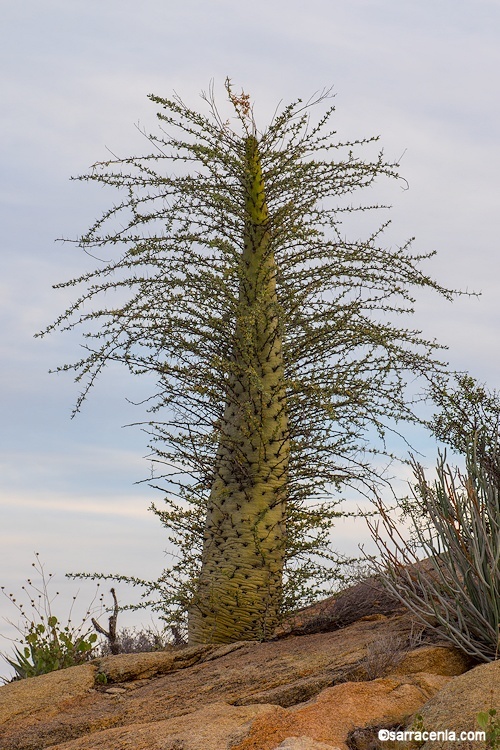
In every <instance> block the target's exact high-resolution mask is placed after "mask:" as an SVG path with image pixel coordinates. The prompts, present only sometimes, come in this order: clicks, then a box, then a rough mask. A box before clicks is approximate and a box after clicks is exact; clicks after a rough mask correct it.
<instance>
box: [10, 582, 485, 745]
mask: <svg viewBox="0 0 500 750" xmlns="http://www.w3.org/2000/svg"><path fill="white" fill-rule="evenodd" d="M278 636H279V637H278ZM499 706H500V661H497V662H493V663H492V664H488V665H482V666H476V667H474V665H473V664H471V662H470V661H469V660H468V659H467V658H465V657H464V656H463V655H462V654H461V653H459V652H458V651H456V650H454V649H452V648H449V647H448V646H447V645H446V644H444V643H443V642H439V640H437V639H436V638H435V637H432V636H430V634H428V633H426V632H422V630H421V628H418V627H416V626H415V624H414V623H412V622H411V620H410V618H409V616H408V615H407V614H405V613H403V612H401V610H399V609H398V608H397V606H396V605H395V603H394V602H391V601H389V600H388V599H387V597H386V596H385V595H384V594H383V592H381V591H380V590H379V589H378V588H377V587H376V586H375V585H373V584H370V583H369V582H368V583H366V582H365V583H364V584H359V585H358V587H356V588H354V589H350V590H349V591H348V592H346V593H345V594H344V596H343V597H340V598H339V599H337V600H334V599H329V600H326V601H325V602H322V603H321V604H320V605H315V606H314V607H311V608H308V609H307V610H304V611H303V612H302V613H300V615H298V616H297V617H296V618H294V619H293V620H292V621H290V622H288V623H287V624H286V626H284V627H283V628H281V630H280V632H279V633H278V634H277V638H276V639H275V640H274V641H270V642H267V643H256V642H241V643H234V644H230V645H227V646H222V647H220V646H198V647H183V648H175V649H174V648H173V649H172V650H170V651H164V652H156V653H145V654H120V655H118V656H108V657H104V658H101V659H97V660H94V661H93V662H91V663H89V664H85V665H81V666H78V667H71V668H69V669H65V670H61V671H59V672H53V673H51V674H48V675H43V676H41V677H35V678H31V679H28V680H22V681H19V682H14V683H10V684H8V685H5V686H3V687H1V688H0V750H42V749H43V748H51V749H52V750H97V749H98V748H99V750H101V749H102V748H105V749H106V750H146V749H147V750H277V748H279V750H334V749H335V748H338V749H340V750H375V748H382V747H383V748H385V749H386V750H390V749H391V747H400V748H402V747H409V745H408V743H403V744H401V743H399V744H397V743H396V744H392V745H391V743H390V742H385V743H384V744H383V745H380V744H377V743H378V740H376V732H377V729H378V728H380V727H386V728H388V727H391V728H393V727H401V726H403V725H407V726H408V725H411V724H412V721H414V715H415V714H416V713H417V712H419V713H420V714H422V716H423V722H424V725H425V727H426V728H428V729H432V730H437V729H440V728H448V729H456V730H457V731H459V730H461V729H474V728H477V726H476V715H477V713H478V712H479V711H483V710H487V709H488V708H489V707H499ZM448 746H449V747H450V748H451V747H453V748H454V750H457V749H458V748H460V747H462V748H464V750H465V748H468V747H474V748H476V750H480V748H481V747H482V746H483V747H484V744H483V745H482V744H481V743H474V745H467V744H462V745H460V743H452V744H449V745H446V743H444V744H443V743H441V744H440V743H436V742H434V743H432V744H428V745H425V746H424V749H425V750H430V748H432V750H437V749H438V748H443V749H444V748H447V747H448Z"/></svg>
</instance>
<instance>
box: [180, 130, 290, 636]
mask: <svg viewBox="0 0 500 750" xmlns="http://www.w3.org/2000/svg"><path fill="white" fill-rule="evenodd" d="M245 195H246V198H245V212H246V220H245V238H244V240H245V242H244V252H243V254H242V258H241V271H240V294H239V309H238V314H237V320H236V326H235V333H234V345H233V361H232V371H231V373H230V376H229V378H228V390H227V403H226V407H225V412H224V419H223V424H222V425H221V431H220V442H219V451H218V455H217V459H216V478H215V481H214V484H213V486H212V490H211V494H210V499H209V506H208V512H207V519H206V527H205V537H204V546H203V557H202V570H201V575H200V578H199V581H198V588H197V592H196V595H195V597H194V599H193V602H192V605H191V608H190V611H189V640H190V642H191V643H207V642H212V643H229V642H232V641H236V640H242V639H265V638H267V637H268V636H269V635H271V633H272V632H273V630H274V628H275V626H276V624H277V622H278V618H279V612H280V606H281V596H282V575H283V554H284V547H285V520H284V519H285V500H286V493H287V476H288V455H289V442H288V420H287V411H286V400H285V389H284V373H283V354H282V346H281V326H280V313H279V305H278V302H277V298H276V265H275V259H274V255H273V252H272V249H271V247H270V242H269V229H268V221H269V220H268V211H267V205H266V198H265V186H264V182H263V177H262V169H261V164H260V156H259V149H258V142H257V140H256V138H254V137H253V136H250V137H248V138H247V141H246V185H245Z"/></svg>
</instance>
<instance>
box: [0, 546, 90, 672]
mask: <svg viewBox="0 0 500 750" xmlns="http://www.w3.org/2000/svg"><path fill="white" fill-rule="evenodd" d="M35 558H36V562H34V563H32V567H34V568H35V570H36V572H37V573H38V574H39V576H40V578H41V584H40V585H37V584H35V583H33V582H32V581H31V580H30V579H28V580H27V586H22V587H21V589H22V591H23V594H24V595H25V597H27V599H28V600H29V606H30V608H31V609H30V610H27V609H26V606H25V605H24V604H23V603H22V602H20V601H18V599H17V598H16V597H15V596H14V595H13V594H8V593H6V591H5V588H4V587H3V586H2V587H1V590H2V593H3V594H4V595H5V596H6V597H7V598H8V599H9V600H10V601H11V603H12V604H13V605H14V607H15V608H16V609H17V611H18V614H19V616H20V622H18V624H14V623H11V624H13V625H14V627H15V628H16V629H17V631H18V632H19V634H20V637H19V638H18V639H16V642H17V644H18V645H15V646H14V649H13V654H11V655H10V656H9V655H6V654H2V655H3V657H4V659H5V660H6V662H7V663H8V664H9V665H10V666H11V667H12V668H13V669H14V672H15V676H14V679H15V680H20V679H24V678H26V677H36V676H37V675H41V674H46V673H47V672H53V671H54V670H56V669H64V668H65V667H72V666H75V665H76V664H81V663H82V662H84V661H86V660H88V659H89V658H91V657H92V655H93V652H94V649H95V648H96V645H97V635H96V633H94V632H92V630H93V629H92V627H91V626H90V625H88V621H89V618H90V616H91V614H92V611H94V610H95V609H98V608H99V606H97V607H94V603H95V600H96V597H97V594H96V595H95V596H94V598H93V600H92V602H91V604H90V606H89V608H88V609H87V612H86V613H85V615H84V617H83V619H82V621H81V623H80V624H79V625H76V626H75V625H73V624H72V622H71V614H72V609H73V604H74V602H75V600H76V596H74V597H73V604H72V606H71V609H70V612H69V615H68V619H67V623H66V625H62V623H61V622H60V620H59V619H58V618H57V617H56V616H55V615H54V614H53V612H52V604H53V602H54V599H55V598H56V597H57V596H58V592H56V594H55V595H54V596H51V595H50V592H49V585H50V582H51V579H52V574H49V575H48V576H47V575H46V573H45V570H44V567H43V565H42V563H41V562H40V560H39V555H38V553H36V555H35ZM100 601H101V602H102V597H101V600H100ZM101 606H102V605H101Z"/></svg>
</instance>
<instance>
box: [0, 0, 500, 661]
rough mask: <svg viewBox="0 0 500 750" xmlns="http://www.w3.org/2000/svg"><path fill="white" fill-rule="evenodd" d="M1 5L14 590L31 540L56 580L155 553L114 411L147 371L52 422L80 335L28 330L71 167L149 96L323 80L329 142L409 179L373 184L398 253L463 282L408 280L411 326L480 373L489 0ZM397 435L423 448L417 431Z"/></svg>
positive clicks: (148, 559)
mask: <svg viewBox="0 0 500 750" xmlns="http://www.w3.org/2000/svg"><path fill="white" fill-rule="evenodd" d="M1 20H2V22H1V31H0V37H1V38H0V59H1V69H2V73H3V74H2V79H1V82H0V87H1V103H2V118H1V125H0V127H1V131H0V132H1V149H2V176H1V186H0V194H1V199H2V200H1V211H2V214H1V221H2V243H1V253H2V274H1V276H0V293H1V299H0V326H1V327H0V335H1V340H0V347H1V356H2V374H1V379H2V387H1V390H0V404H1V422H2V436H1V440H2V444H1V454H0V461H1V472H0V514H1V516H0V517H1V523H0V536H1V538H0V579H1V580H0V583H4V584H5V585H7V586H10V587H14V588H19V586H20V585H21V582H22V579H23V578H24V577H26V576H28V575H29V571H30V562H31V559H32V553H33V552H34V551H38V552H40V554H41V557H42V559H43V560H45V561H46V562H47V567H48V568H50V569H51V570H52V571H54V573H57V574H58V575H60V576H61V578H62V575H63V574H64V573H65V572H67V571H69V570H103V571H106V570H113V571H117V572H123V573H126V574H135V575H139V576H143V577H145V578H147V577H155V576H156V575H157V574H158V573H159V572H160V571H161V569H162V567H163V564H164V554H163V549H164V547H165V534H164V532H163V530H162V529H161V527H160V524H159V522H158V521H157V520H156V518H154V517H153V516H152V515H151V514H149V513H148V512H147V507H148V505H149V504H150V502H151V501H152V500H156V501H158V500H160V497H159V496H158V497H156V495H155V493H154V491H153V490H150V489H148V488H147V486H145V485H135V484H134V482H136V481H137V480H140V479H143V478H145V477H147V475H148V471H149V467H148V463H147V461H145V460H144V459H143V456H144V455H145V454H146V439H145V436H144V435H143V434H142V433H141V432H140V431H139V430H136V429H133V428H129V429H122V425H124V424H126V423H128V422H130V421H137V420H138V419H140V417H141V414H140V413H139V412H138V410H137V409H134V408H133V407H131V406H130V405H129V404H127V402H126V401H125V399H126V397H129V398H134V397H137V396H140V395H141V393H146V392H147V384H145V383H139V382H135V383H134V382H132V381H131V380H130V379H129V378H128V377H127V376H126V374H125V372H122V371H120V370H119V369H116V370H113V372H108V373H107V374H106V375H105V376H104V377H103V378H102V379H101V382H100V383H99V384H98V386H97V388H96V389H95V391H94V393H93V394H91V397H90V399H89V401H88V403H87V405H86V407H85V409H84V411H83V413H82V414H81V415H80V416H79V417H78V418H76V419H74V420H72V421H71V420H70V411H71V407H72V405H73V403H74V401H75V398H76V396H77V392H78V391H77V386H76V385H75V384H73V383H72V381H71V377H70V376H67V377H64V376H49V375H48V374H47V371H48V369H49V368H50V367H53V366H55V365H57V364H59V363H61V362H64V361H71V360H72V359H73V358H75V357H76V356H78V345H79V342H78V339H77V338H76V337H64V336H60V335H56V336H53V337H51V338H50V339H46V340H42V341H40V340H38V339H36V340H35V339H33V334H34V333H35V332H36V331H37V330H38V329H39V328H41V327H43V326H44V325H45V324H47V323H48V322H50V321H51V320H52V319H53V318H54V317H55V316H56V315H57V314H58V313H59V312H61V311H62V309H63V308H64V306H65V302H66V301H67V300H69V299H70V298H71V295H68V294H67V293H66V292H55V291H53V290H52V289H51V284H52V283H55V282H57V281H62V280H65V279H67V278H69V277H71V276H72V275H75V274H78V273H79V272H81V271H83V270H84V269H85V268H87V267H88V266H87V263H88V260H87V259H86V258H85V257H84V256H83V254H82V253H81V252H79V251H76V250H74V249H73V248H72V247H71V246H70V245H62V244H60V243H54V240H55V238H57V237H62V236H67V237H72V236H73V237H74V236H76V235H77V234H78V233H80V232H82V231H84V230H85V229H86V228H87V226H88V225H89V223H90V222H91V221H92V220H93V219H94V218H95V217H96V216H97V215H98V214H99V212H100V211H101V209H105V208H106V207H107V206H108V205H109V201H110V200H111V197H110V195H109V193H104V192H103V191H102V190H100V189H97V188H96V187H95V186H90V185H85V184H79V183H75V182H69V177H70V176H71V175H75V174H79V173H83V172H85V171H86V170H87V168H88V167H89V166H90V165H91V164H92V163H93V162H94V161H97V160H99V159H102V158H106V156H107V155H108V152H107V151H106V147H109V148H110V149H112V151H113V152H115V153H118V154H119V155H130V154H132V153H134V151H141V150H142V149H143V143H142V141H141V138H140V135H139V134H138V132H137V130H136V128H135V127H134V124H135V123H137V121H140V122H141V123H144V124H147V125H151V126H152V127H154V122H155V108H154V106H153V105H152V104H151V103H150V102H149V101H148V100H147V98H146V96H147V94H148V93H156V94H159V95H164V96H169V95H170V94H171V93H172V92H173V90H175V91H177V92H178V93H179V94H180V95H181V96H182V97H183V99H185V101H186V102H187V103H188V104H189V105H192V106H194V107H196V106H202V103H201V100H200V99H199V93H200V91H201V90H202V89H206V88H207V86H208V84H209V81H210V79H212V78H213V79H214V80H215V84H216V87H218V90H219V92H221V91H222V84H223V81H224V79H225V77H226V76H230V77H231V78H232V79H233V81H234V84H235V85H236V86H242V87H243V88H244V89H245V91H247V92H248V93H250V94H251V96H252V98H253V100H254V101H255V102H256V115H257V119H258V120H259V121H261V122H262V124H263V125H264V126H265V124H266V122H267V120H268V118H269V116H270V115H271V113H272V112H273V111H274V108H275V106H276V104H277V103H278V102H279V101H280V100H283V101H284V102H287V101H289V100H291V99H294V98H296V97H298V96H302V97H304V98H307V97H308V96H309V95H310V94H311V93H313V92H314V91H316V90H318V89H322V88H323V87H325V86H327V87H328V86H333V88H334V91H335V93H336V95H337V96H336V105H337V108H338V113H337V118H336V126H337V129H338V132H339V136H340V137H341V138H357V137H363V136H368V135H373V134H380V135H381V142H382V144H383V146H384V148H385V152H386V155H387V157H388V158H389V159H397V158H398V157H399V156H400V155H401V154H403V152H404V157H403V160H402V166H401V171H402V174H403V175H404V176H405V177H406V178H407V180H408V181H409V184H410V190H408V191H406V192H403V191H401V190H400V189H399V188H398V187H396V186H393V187H392V190H391V192H390V193H388V194H385V193H384V194H383V195H381V197H382V198H384V199H388V200H390V201H391V202H392V204H393V205H394V209H393V211H392V218H393V222H394V228H393V236H394V238H395V239H397V240H399V241H401V242H403V241H404V240H405V239H406V238H408V237H410V236H413V235H415V236H416V238H417V240H416V244H415V248H416V249H418V250H421V251H424V252H425V251H427V250H431V249H436V250H437V251H438V255H437V257H436V258H435V259H433V260H432V261H431V262H430V263H429V264H428V266H427V268H428V270H429V272H430V273H431V274H433V275H434V276H435V277H437V278H438V279H439V281H441V282H443V283H445V284H448V285H450V286H455V287H461V288H462V289H466V288H469V289H474V290H478V291H482V293H483V295H482V297H481V298H480V299H479V300H477V299H460V300H458V301H457V302H455V303H454V304H453V305H449V304H448V303H445V302H443V301H440V300H436V299H435V298H432V297H431V296H430V295H429V296H425V297H423V298H422V299H421V300H420V305H419V307H418V310H417V314H416V316H415V319H414V324H415V325H416V326H419V327H422V328H423V329H424V331H425V332H426V334H427V335H428V336H431V337H434V336H435V337H436V338H438V339H439V340H440V341H441V342H443V343H447V344H448V345H449V346H450V351H449V353H448V358H449V360H450V362H451V364H452V365H453V366H454V367H457V368H462V369H469V370H470V371H471V372H472V374H473V375H475V376H476V377H478V378H480V379H482V380H484V381H486V382H487V383H488V385H489V386H490V387H492V388H497V387H499V386H500V383H499V377H498V368H499V360H500V355H499V350H498V325H499V314H498V284H499V281H498V279H499V272H500V261H499V237H500V211H499V208H498V200H499V190H498V170H499V166H500V97H499V92H498V71H499V70H500V4H499V3H498V2H497V0H490V1H489V0H453V2H452V1H451V0H447V1H444V0H420V2H418V3H416V2H409V0H366V1H365V2H363V1H362V0H348V1H347V0H345V1H343V2H340V0H310V1H309V2H307V3H303V2H297V1H296V0H292V1H291V2H290V0H287V2H284V0H279V1H276V2H273V0H267V1H266V2H264V0H254V2H252V3H249V4H242V3H235V2H233V1H232V2H230V1H229V0H215V1H212V2H210V1H208V2H207V0H204V1H202V0H186V1H185V2H182V3H173V2H171V0H161V2H160V0H143V2H141V3H137V2H130V1H129V0H125V1H123V0H120V2H118V0H100V1H99V2H97V1H96V0H85V1H83V0H72V1H71V2H67V0H43V1H42V2H40V0H19V2H16V3H3V4H2V13H1ZM414 439H415V440H416V442H417V444H418V446H419V447H420V448H421V450H423V451H424V452H425V453H426V455H427V457H428V463H429V464H432V463H433V460H434V454H435V447H434V444H433V443H432V441H430V440H428V439H427V438H426V437H425V436H424V435H415V436H414ZM364 535H365V533H364V530H363V529H361V528H359V527H353V526H352V524H349V525H345V526H344V527H342V530H341V531H340V530H339V546H340V547H341V548H342V549H344V550H345V551H354V550H355V547H356V543H357V540H358V539H360V538H362V537H363V536H364ZM71 586H75V584H71ZM65 590H68V591H69V589H67V587H66V586H65ZM65 595H66V594H65ZM8 614H9V610H8V607H6V606H5V603H4V602H3V601H2V599H0V617H2V616H4V615H8ZM11 614H12V613H11ZM145 619H146V620H147V617H146V618H145ZM0 623H1V621H0ZM2 627H3V625H2V624H0V632H1V630H2ZM1 648H2V644H1V643H0V649H1ZM0 672H1V670H0Z"/></svg>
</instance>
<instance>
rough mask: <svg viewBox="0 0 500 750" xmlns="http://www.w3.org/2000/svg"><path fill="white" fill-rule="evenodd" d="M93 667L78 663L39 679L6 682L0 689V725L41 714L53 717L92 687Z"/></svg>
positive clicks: (95, 670)
mask: <svg viewBox="0 0 500 750" xmlns="http://www.w3.org/2000/svg"><path fill="white" fill-rule="evenodd" d="M96 672H97V668H96V667H95V666H94V665H93V664H81V665H80V666H78V667H71V668H70V669H61V670H59V671H58V672H50V673H49V674H43V675H40V676H39V677H29V678H28V679H25V680H18V681H17V682H10V683H8V684H7V685H3V686H2V687H1V688H0V726H1V725H2V724H6V723H7V722H11V721H12V720H17V721H18V720H20V719H22V718H24V717H27V716H31V717H32V716H34V715H35V714H38V713H41V714H43V716H44V717H49V716H54V715H56V714H57V713H59V712H60V711H62V710H64V709H65V708H67V707H68V706H69V705H71V704H72V702H74V700H75V699H77V698H79V697H82V696H84V695H87V694H88V692H89V690H91V689H92V688H93V687H94V680H95V675H96Z"/></svg>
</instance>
